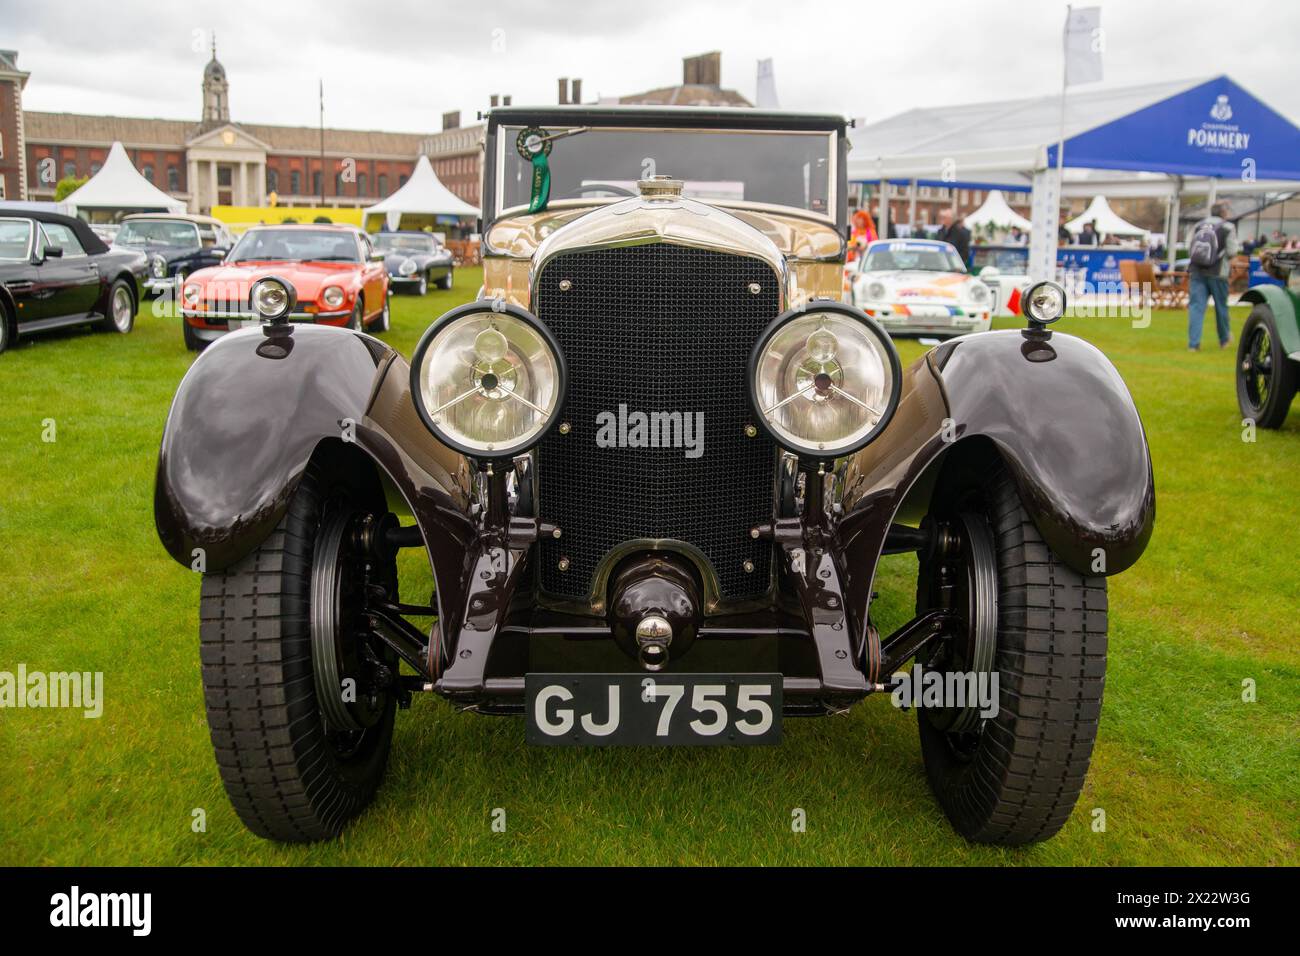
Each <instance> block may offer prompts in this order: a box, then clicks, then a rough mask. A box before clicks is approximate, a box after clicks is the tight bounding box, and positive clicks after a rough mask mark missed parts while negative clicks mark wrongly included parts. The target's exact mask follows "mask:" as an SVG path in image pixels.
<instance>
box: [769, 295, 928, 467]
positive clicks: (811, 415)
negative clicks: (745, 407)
mask: <svg viewBox="0 0 1300 956" xmlns="http://www.w3.org/2000/svg"><path fill="white" fill-rule="evenodd" d="M902 376H903V373H902V368H901V366H900V365H899V362H898V352H897V351H896V350H895V349H894V343H893V342H891V341H890V340H889V336H888V335H886V334H885V332H884V331H883V330H882V329H881V328H880V326H878V325H877V324H876V323H875V322H873V321H872V320H871V318H870V317H868V316H867V315H866V313H864V312H863V311H862V310H860V309H856V308H854V307H852V306H850V305H846V304H844V303H842V302H835V301H832V300H826V301H820V300H819V301H814V302H811V303H809V304H808V305H807V306H805V307H804V308H802V309H791V310H790V311H788V312H786V313H784V314H783V315H781V316H778V317H777V319H776V320H775V321H774V322H773V323H772V324H771V325H769V326H768V327H767V330H766V331H765V332H764V333H763V335H762V336H761V337H760V338H759V340H758V342H757V344H755V346H754V351H753V352H752V353H751V355H750V360H749V395H750V402H751V404H752V405H753V408H754V412H755V413H756V414H757V416H758V420H759V421H760V422H761V423H762V425H763V427H764V428H766V429H767V431H768V432H769V433H770V434H771V436H772V437H773V438H774V439H775V440H776V442H777V443H778V444H779V445H781V446H782V447H784V448H787V449H789V450H790V451H792V452H795V453H797V454H800V455H805V456H808V457H811V458H814V459H821V460H826V459H832V458H837V457H839V456H841V455H847V454H849V453H850V452H854V451H857V450H858V449H859V448H861V447H862V446H864V445H866V444H867V443H868V442H870V441H871V440H872V439H873V438H875V437H876V436H877V435H878V434H880V432H881V431H883V430H884V428H885V426H886V425H888V424H889V420H890V419H891V418H892V417H893V415H894V409H895V408H897V407H898V393H899V388H900V385H901V382H902Z"/></svg>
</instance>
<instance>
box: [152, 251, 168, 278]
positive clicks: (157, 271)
mask: <svg viewBox="0 0 1300 956" xmlns="http://www.w3.org/2000/svg"><path fill="white" fill-rule="evenodd" d="M149 274H150V275H152V276H153V277H154V278H155V279H161V278H163V277H164V276H166V275H167V260H166V259H164V258H163V257H162V256H154V257H153V258H152V259H150V260H149Z"/></svg>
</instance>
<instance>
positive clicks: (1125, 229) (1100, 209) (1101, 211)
mask: <svg viewBox="0 0 1300 956" xmlns="http://www.w3.org/2000/svg"><path fill="white" fill-rule="evenodd" d="M1085 222H1095V223H1096V224H1097V232H1098V233H1100V234H1101V235H1103V236H1145V235H1149V234H1150V230H1148V229H1143V228H1142V227H1141V226H1135V225H1133V223H1131V222H1129V221H1128V220H1127V219H1125V218H1124V217H1123V216H1121V215H1120V214H1119V213H1117V212H1115V210H1113V209H1111V208H1110V203H1108V202H1107V201H1106V197H1105V196H1093V197H1092V202H1090V203H1089V204H1088V208H1087V209H1085V210H1084V211H1083V213H1082V214H1081V215H1079V216H1076V217H1075V218H1074V219H1071V220H1070V221H1069V222H1067V223H1066V224H1065V228H1066V229H1068V230H1069V231H1070V232H1071V233H1074V234H1075V235H1077V234H1078V233H1080V232H1082V231H1083V224H1084V223H1085Z"/></svg>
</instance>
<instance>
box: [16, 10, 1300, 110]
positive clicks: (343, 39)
mask: <svg viewBox="0 0 1300 956" xmlns="http://www.w3.org/2000/svg"><path fill="white" fill-rule="evenodd" d="M1176 14H1177V15H1176V16H1170V10H1169V9H1168V8H1167V7H1165V6H1161V5H1159V4H1151V3H1145V2H1138V0H1129V2H1116V0H1110V2H1107V3H1105V4H1104V5H1103V12H1102V25H1103V27H1104V28H1105V30H1106V36H1105V39H1106V54H1105V67H1106V74H1107V80H1108V81H1109V82H1114V83H1142V82H1151V81H1156V80H1164V79H1179V78H1192V77H1197V76H1203V75H1205V76H1208V75H1213V74H1217V73H1230V74H1231V75H1233V77H1234V78H1236V79H1237V80H1238V81H1239V82H1241V83H1242V84H1243V85H1245V86H1246V87H1247V88H1248V89H1250V90H1251V91H1252V92H1254V93H1256V94H1257V95H1259V96H1261V97H1263V98H1264V99H1265V101H1267V102H1269V103H1271V104H1272V105H1273V106H1274V107H1275V108H1277V109H1279V110H1280V111H1281V112H1282V113H1284V114H1286V115H1289V116H1297V115H1300V88H1297V87H1296V86H1295V84H1294V82H1293V80H1292V77H1291V76H1290V73H1289V67H1288V64H1289V63H1290V52H1291V44H1290V39H1291V38H1294V37H1296V36H1300V5H1290V4H1281V5H1275V6H1274V7H1272V8H1270V11H1269V14H1268V20H1269V29H1268V31H1255V30H1250V29H1244V28H1243V29H1218V28H1217V27H1216V24H1223V23H1224V22H1225V16H1226V14H1225V12H1224V7H1223V5H1222V4H1220V3H1213V2H1207V0H1185V2H1183V3H1181V4H1180V5H1179V6H1178V8H1177V10H1176ZM1063 19H1064V9H1063V8H1061V7H1058V6H1056V5H1053V4H1044V3H1042V2H1040V0H1010V2H998V3H993V2H985V3H971V2H962V0H928V2H926V3H924V4H918V3H912V4H899V3H885V2H868V3H859V4H846V3H843V2H832V0H807V2H803V3H790V2H788V0H760V2H756V3H749V4H745V5H743V6H742V5H739V4H736V3H734V2H726V3H723V2H718V0H694V2H687V0H661V2H656V3H654V4H644V3H621V2H620V3H606V4H600V5H596V4H592V3H590V2H582V3H579V2H575V0H531V2H525V0H488V2H483V3H474V4H469V5H460V4H451V3H439V4H430V3H427V2H417V0H383V2H381V3H371V4H359V3H357V2H355V0H351V2H337V0H331V2H317V3H311V4H307V3H294V2H286V0H282V2H279V3H267V2H262V3H248V2H240V0H227V2H221V3H213V2H203V3H198V4H177V3H165V2H162V0H151V2H146V0H117V2H116V3H114V4H113V5H112V7H111V8H110V7H104V6H97V7H84V6H82V5H80V4H72V3H67V2H59V0H47V2H42V3H20V2H15V0H0V46H3V47H6V48H10V49H17V50H18V51H19V55H20V63H21V64H22V66H23V68H24V69H27V70H30V71H31V73H32V77H31V80H30V81H29V83H28V86H27V90H26V93H25V94H24V102H25V105H26V106H27V108H29V109H43V110H56V111H64V112H85V113H110V114H123V115H131V116H164V117H172V118H177V119H194V120H197V119H198V116H199V112H200V93H199V83H200V79H201V73H202V68H203V64H204V62H205V61H206V60H207V58H208V55H209V52H208V48H209V44H210V40H211V36H212V34H213V32H215V34H216V39H217V48H218V56H219V57H220V59H221V61H222V63H223V64H224V65H225V67H226V70H227V74H228V76H229V77H230V99H231V113H232V116H233V117H234V118H235V119H236V120H243V121H245V122H250V123H255V122H256V123H284V124H291V125H315V123H316V121H317V110H318V103H317V84H318V81H320V80H323V81H324V84H325V97H326V103H325V105H326V122H327V123H328V124H330V125H332V126H341V127H351V128H380V129H389V130H403V131H411V132H427V131H430V130H434V129H437V128H438V125H439V121H440V116H441V114H442V112H444V111H446V110H453V109H460V110H462V111H465V113H466V114H467V115H466V117H465V118H466V120H469V119H472V118H473V112H474V111H475V110H477V109H482V108H484V107H486V106H487V103H488V97H489V96H490V95H491V94H493V93H508V94H511V95H512V96H513V97H514V102H515V103H520V104H522V103H552V102H554V101H555V96H556V78H557V77H560V76H569V77H581V78H582V80H583V91H584V98H587V99H591V98H594V97H595V96H597V95H606V96H611V95H621V94H628V93H634V92H640V91H642V90H646V89H651V88H654V87H659V86H667V85H671V84H673V83H677V82H679V81H680V77H681V58H682V57H683V56H686V55H690V54H693V53H700V52H704V51H707V50H712V49H718V50H721V51H722V53H723V84H724V85H725V86H728V87H731V88H734V89H737V90H739V91H740V92H741V93H742V94H744V95H746V96H748V97H750V98H751V99H752V98H753V96H754V85H755V78H754V77H755V62H756V61H757V60H758V59H760V58H764V57H772V58H773V60H774V61H775V64H774V65H775V72H776V83H777V90H778V93H779V95H780V98H781V105H782V106H783V107H786V108H792V109H805V110H817V111H832V112H842V113H844V114H846V115H850V116H863V117H867V118H869V119H872V120H875V119H881V118H883V117H885V116H888V115H891V114H893V113H897V112H900V111H902V110H904V109H908V108H911V107H914V106H933V105H941V104H945V103H954V102H972V101H977V100H982V99H1001V98H1010V97H1017V96H1023V95H1029V94H1035V93H1051V92H1055V90H1057V89H1058V88H1059V85H1060V49H1061V43H1060V32H1061V26H1062V23H1063ZM1242 26H1243V27H1245V26H1246V24H1245V23H1244V22H1243V24H1242ZM1284 43H1285V46H1283V44H1284Z"/></svg>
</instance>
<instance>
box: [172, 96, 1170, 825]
mask: <svg viewBox="0 0 1300 956" xmlns="http://www.w3.org/2000/svg"><path fill="white" fill-rule="evenodd" d="M485 148H486V151H487V152H486V156H487V161H486V164H485V167H486V172H485V180H484V184H483V185H484V189H483V195H484V196H485V197H486V198H485V200H484V208H483V236H484V268H485V287H484V290H483V292H482V294H481V296H480V298H479V299H478V300H477V301H474V302H471V303H469V304H466V305H462V306H460V307H458V308H455V309H453V310H451V311H450V312H448V313H447V314H446V315H444V316H442V317H441V318H439V319H438V320H437V321H436V322H434V323H433V324H432V325H431V326H430V328H429V329H428V330H427V332H426V333H425V335H424V337H423V339H422V340H421V341H420V344H419V346H418V348H417V349H416V352H415V354H414V356H413V358H412V361H411V362H410V363H408V362H407V361H406V359H405V358H403V357H402V356H401V355H399V354H398V353H397V352H395V351H394V350H393V349H392V348H390V347H389V346H387V345H385V344H384V343H383V342H380V341H378V340H377V339H375V338H372V337H370V336H368V335H365V334H364V333H361V332H356V331H348V330H344V329H336V328H322V327H315V326H310V325H306V326H304V325H293V324H290V323H289V322H287V321H285V320H284V316H285V315H288V314H291V313H292V308H293V306H292V299H293V294H292V289H285V288H283V287H282V286H275V285H272V286H271V287H270V288H269V291H268V290H266V289H263V290H260V291H259V296H258V298H257V299H256V301H254V302H251V303H250V308H252V309H254V310H255V311H258V312H260V313H261V314H262V316H263V318H265V319H266V320H268V321H267V324H266V325H265V326H263V327H262V328H261V329H257V328H252V329H245V330H243V331H241V332H238V333H235V334H232V335H228V336H225V337H223V338H222V339H220V340H219V341H217V342H215V343H214V344H213V345H212V346H211V347H210V348H209V349H208V350H207V352H206V353H205V354H204V355H202V356H201V357H200V358H199V359H198V360H197V361H196V362H195V363H194V365H193V367H192V368H191V369H190V371H189V374H188V375H187V376H186V377H185V379H184V381H183V382H182V384H181V386H180V389H179V391H178V393H177V395H176V398H175V402H174V404H173V406H172V409H171V413H170V416H169V418H168V421H167V426H166V431H165V434H164V436H163V442H162V450H161V455H160V459H159V463H158V476H157V491H156V499H155V510H156V521H157V527H158V532H159V534H160V536H161V538H162V541H163V543H164V545H165V546H166V548H167V550H168V551H169V552H170V553H171V555H172V556H173V557H174V558H175V559H176V560H177V561H179V562H181V563H182V564H184V565H185V566H186V567H189V568H195V569H198V570H202V571H203V572H204V573H203V582H202V597H201V601H200V613H199V616H200V650H201V654H202V661H203V680H204V685H205V688H206V703H207V710H208V720H209V724H210V727H211V733H212V740H213V744H214V747H215V749H216V755H217V763H218V766H219V768H220V772H221V776H222V779H223V780H224V782H225V785H226V788H227V790H228V792H229V794H230V797H231V800H232V801H233V803H234V806H235V808H236V809H237V811H238V812H239V815H240V816H241V818H242V819H243V820H244V822H245V823H246V824H247V825H248V826H249V827H250V828H251V829H252V830H253V831H254V832H256V833H258V834H261V835H263V836H267V837H272V838H276V839H281V840H314V839H320V838H325V837H329V836H332V835H335V834H337V833H338V832H339V831H340V829H341V828H342V827H343V826H344V825H345V823H346V822H347V821H348V820H349V819H350V818H351V817H353V816H355V815H356V814H358V813H359V812H361V810H362V809H363V808H364V807H365V806H366V804H367V803H368V802H369V801H370V800H371V798H372V797H373V796H374V794H375V790H376V788H377V787H378V786H379V782H380V779H381V777H382V775H383V771H384V767H385V764H386V761H387V759H388V752H389V748H390V743H391V739H392V733H393V724H394V716H395V711H396V709H397V708H399V707H401V706H403V705H404V704H406V703H407V702H408V701H409V699H410V695H411V694H412V693H416V692H432V693H436V694H439V695H441V696H443V697H445V698H447V699H448V700H450V701H451V702H452V703H454V704H455V705H456V706H458V707H462V708H466V709H471V710H476V711H478V712H480V713H484V714H520V715H523V716H524V718H525V722H524V727H523V729H522V730H521V733H523V734H525V735H526V737H527V739H528V740H530V741H533V742H535V743H539V744H549V745H561V746H574V745H609V744H639V745H646V744H651V745H653V744H695V745H699V744H704V745H710V744H711V745H722V744H754V743H765V744H772V743H776V742H778V741H779V740H780V738H781V731H782V722H783V718H784V717H787V716H795V715H822V714H832V713H836V712H839V711H842V710H844V709H846V708H848V707H851V706H852V705H853V704H854V703H856V702H858V701H860V700H862V699H863V698H864V697H866V696H867V695H868V694H872V693H881V692H893V694H894V695H895V696H896V699H898V700H899V701H900V702H903V703H910V704H912V705H913V706H915V709H916V710H917V715H918V725H919V728H920V740H921V753H922V757H923V759H924V763H925V767H926V771H927V774H928V776H929V779H930V783H931V785H932V787H933V789H934V792H935V794H936V796H937V798H938V802H939V804H940V805H941V806H942V808H943V809H944V810H945V811H946V813H947V815H948V817H949V818H950V819H951V821H952V823H953V825H954V826H955V828H956V829H957V830H958V831H959V832H960V833H962V834H963V835H965V836H966V837H968V838H969V839H972V840H977V841H984V842H993V843H1023V842H1028V841H1033V840H1041V839H1045V838H1047V837H1049V836H1051V835H1052V834H1053V833H1055V832H1056V831H1057V830H1058V829H1059V828H1060V827H1061V826H1062V824H1063V823H1064V822H1065V820H1066V819H1067V817H1068V816H1069V815H1070V812H1071V809H1072V808H1073V806H1074V803H1075V800H1076V798H1077V797H1078V794H1079V791H1080V788H1081V787H1082V785H1083V780H1084V776H1085V774H1086V771H1087V768H1088V762H1089V758H1090V755H1091V752H1092V746H1093V740H1094V737H1095V735H1096V732H1097V726H1098V720H1099V717H1100V709H1101V700H1102V687H1103V684H1104V680H1105V668H1106V634H1107V623H1106V622H1107V603H1106V600H1107V598H1106V577H1107V575H1112V574H1116V573H1118V572H1121V571H1123V570H1125V569H1126V568H1128V567H1129V566H1131V565H1132V564H1133V563H1134V562H1135V561H1136V560H1137V559H1138V557H1139V555H1140V554H1141V553H1142V551H1143V549H1144V548H1145V546H1146V544H1147V541H1148V539H1149V537H1150V535H1151V531H1152V525H1153V521H1154V514H1155V497H1154V484H1153V479H1152V473H1151V459H1150V456H1149V453H1148V449H1147V443H1146V438H1145V434H1144V432H1143V428H1142V423H1141V421H1140V420H1139V417H1138V413H1137V410H1136V409H1135V407H1134V404H1133V401H1132V399H1131V398H1130V396H1129V393H1128V390H1127V388H1126V387H1125V385H1124V382H1123V381H1122V380H1121V379H1120V376H1119V374H1118V373H1117V372H1116V371H1115V369H1114V367H1113V366H1112V365H1111V364H1110V362H1109V361H1108V360H1107V359H1106V357H1105V356H1104V355H1102V354H1101V353H1100V352H1099V351H1098V350H1097V349H1095V348H1094V347H1093V346H1091V345H1089V344H1088V343H1086V342H1084V341H1082V340H1080V339H1078V338H1075V337H1072V336H1069V335H1065V334H1061V333H1056V332H1053V331H1052V330H1051V329H1050V328H1049V325H1050V323H1051V322H1053V321H1054V320H1055V319H1056V318H1058V317H1059V316H1060V315H1061V314H1062V312H1063V311H1064V309H1065V296H1064V293H1063V291H1062V290H1061V289H1060V287H1059V286H1056V285H1054V284H1052V283H1050V282H1045V283H1041V284H1039V285H1038V286H1035V287H1034V288H1033V289H1031V290H1030V292H1029V293H1028V294H1027V295H1026V297H1025V307H1024V308H1025V313H1026V315H1027V317H1028V319H1029V322H1028V327H1027V328H1025V329H1023V330H1019V329H1014V330H1004V331H996V332H985V333H981V334H978V335H971V336H966V337H961V338H956V339H952V340H950V341H948V342H945V343H944V344H943V345H941V346H939V347H937V348H935V349H934V350H932V351H930V352H929V353H928V354H926V355H925V356H924V357H923V358H921V359H919V360H917V361H916V362H914V363H913V364H912V365H911V366H910V367H908V368H907V369H902V368H900V363H899V360H898V356H897V353H896V352H895V350H894V347H893V345H892V344H891V342H890V340H889V338H888V336H887V335H886V334H885V333H884V332H883V331H882V330H881V329H880V327H879V326H878V325H877V324H876V323H875V322H874V321H873V320H872V319H871V318H870V317H868V316H867V315H866V314H865V313H863V312H862V311H860V310H858V309H856V308H854V307H852V306H850V305H847V304H845V303H843V302H841V301H840V295H841V288H840V286H841V275H842V271H843V262H844V252H845V241H844V236H845V227H846V222H847V209H846V205H847V204H846V196H847V183H846V176H845V157H846V155H847V148H848V147H847V140H846V137H845V121H844V120H843V119H842V118H840V117H836V116H824V115H807V114H790V113H777V112H763V111H758V110H710V109H690V108H663V109H654V108H626V107H625V108H606V107H558V108H547V109H523V108H514V107H510V108H504V109H495V110H493V111H492V112H491V114H490V115H489V117H488V121H487V128H486V142H485ZM267 281H268V282H270V281H271V280H270V279H268V280H267ZM399 516H403V517H405V516H410V517H409V518H408V519H407V522H406V523H403V522H402V520H401V518H399ZM412 519H413V520H412ZM402 548H419V549H423V552H424V554H426V555H427V558H428V562H429V568H430V571H431V572H432V577H433V581H434V592H433V595H432V597H431V598H427V599H426V598H425V597H424V595H418V596H410V595H399V594H398V587H397V582H398V574H397V568H396V561H395V555H396V554H397V552H398V550H399V549H402ZM902 552H911V553H915V554H916V555H917V556H918V559H919V561H918V569H919V570H918V578H917V584H916V614H915V618H914V619H913V620H911V621H910V622H909V623H907V624H905V625H904V626H902V627H900V628H898V629H897V630H895V631H894V632H893V633H892V634H886V635H882V634H880V633H879V632H878V631H877V629H876V626H875V624H874V622H873V614H872V604H873V601H874V600H875V598H876V594H875V590H874V589H875V588H876V587H877V583H876V571H877V567H878V564H879V562H880V559H881V556H882V555H886V554H893V553H902ZM411 618H417V619H420V618H433V619H435V623H433V624H432V626H428V625H425V626H417V625H416V624H414V623H412V621H411V620H410V619H411ZM909 661H914V662H915V665H920V670H918V669H917V667H916V666H915V665H914V666H913V668H912V669H911V670H910V671H906V670H903V667H904V665H905V664H906V663H907V662H909ZM923 673H928V674H930V675H931V677H934V676H935V675H937V677H938V678H939V680H938V685H939V686H938V688H937V691H936V692H935V693H934V694H933V695H931V694H929V693H928V691H929V690H934V689H935V688H934V684H933V682H927V681H926V680H925V679H924V677H923ZM910 681H915V685H914V686H915V687H917V688H925V689H927V693H925V694H920V693H918V694H913V695H911V696H907V695H906V694H902V693H901V692H902V690H903V689H904V688H905V686H906V685H907V684H908V683H909V682H910ZM963 688H965V689H966V691H967V692H966V693H963ZM983 691H987V694H983V695H982V692H983Z"/></svg>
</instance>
